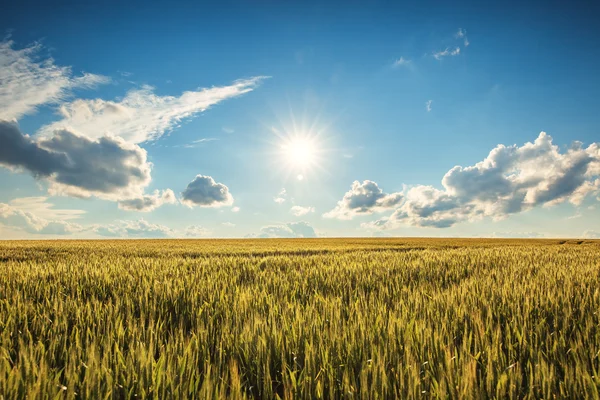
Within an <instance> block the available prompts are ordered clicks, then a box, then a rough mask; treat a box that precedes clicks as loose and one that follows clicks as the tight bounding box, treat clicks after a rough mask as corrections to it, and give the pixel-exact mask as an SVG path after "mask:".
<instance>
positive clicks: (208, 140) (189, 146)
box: [173, 138, 219, 149]
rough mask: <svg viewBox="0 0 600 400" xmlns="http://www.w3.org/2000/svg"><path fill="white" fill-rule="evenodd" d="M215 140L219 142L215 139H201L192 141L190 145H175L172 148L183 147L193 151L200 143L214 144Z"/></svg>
mask: <svg viewBox="0 0 600 400" xmlns="http://www.w3.org/2000/svg"><path fill="white" fill-rule="evenodd" d="M215 140H219V139H217V138H202V139H198V140H193V141H192V142H191V143H187V144H184V145H183V146H180V145H177V146H173V147H185V148H186V149H194V148H196V147H198V146H200V145H201V144H202V143H208V142H214V141H215Z"/></svg>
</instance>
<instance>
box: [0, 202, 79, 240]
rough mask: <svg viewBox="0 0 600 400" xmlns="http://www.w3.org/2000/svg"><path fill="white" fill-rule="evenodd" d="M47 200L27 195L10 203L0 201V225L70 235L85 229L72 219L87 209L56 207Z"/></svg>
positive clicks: (25, 230)
mask: <svg viewBox="0 0 600 400" xmlns="http://www.w3.org/2000/svg"><path fill="white" fill-rule="evenodd" d="M46 200H47V198H46V197H27V198H21V199H14V200H11V201H10V204H6V203H0V225H5V226H8V227H10V228H13V229H15V230H17V231H22V232H27V233H32V234H42V235H68V234H71V233H75V232H81V231H82V230H84V228H83V227H82V226H81V225H79V224H76V223H72V222H70V220H72V219H75V218H79V217H80V216H81V215H83V214H84V213H85V211H82V210H66V209H63V210H61V209H55V208H54V205H53V204H52V203H48V202H47V201H46Z"/></svg>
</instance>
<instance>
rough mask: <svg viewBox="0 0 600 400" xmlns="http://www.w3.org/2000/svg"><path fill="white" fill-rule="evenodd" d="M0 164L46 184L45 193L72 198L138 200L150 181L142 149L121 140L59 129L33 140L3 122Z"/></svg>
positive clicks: (1, 126)
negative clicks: (42, 180)
mask: <svg viewBox="0 0 600 400" xmlns="http://www.w3.org/2000/svg"><path fill="white" fill-rule="evenodd" d="M0 165H2V166H4V167H7V168H9V169H13V170H26V171H28V172H29V173H31V174H32V175H33V176H34V177H35V178H37V179H45V180H47V181H48V182H49V183H50V188H49V191H50V193H51V194H64V195H71V196H77V197H90V196H97V197H100V198H104V199H110V200H120V199H129V198H133V197H139V196H141V195H142V193H143V191H144V188H145V187H146V186H147V185H148V184H149V183H150V180H151V178H150V170H151V164H150V163H149V162H148V161H147V159H146V150H144V149H142V148H141V147H139V146H137V145H135V144H131V143H127V142H125V141H124V140H123V139H121V138H117V137H101V138H99V139H97V140H91V139H89V138H86V137H83V136H79V135H77V134H75V133H73V132H70V131H67V130H59V131H56V132H55V133H54V135H53V136H52V137H49V138H40V139H38V140H34V139H32V138H31V137H29V136H28V135H24V134H23V133H21V131H20V130H19V128H18V126H17V125H16V124H13V123H9V122H6V121H0Z"/></svg>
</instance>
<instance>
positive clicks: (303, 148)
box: [282, 137, 316, 169]
mask: <svg viewBox="0 0 600 400" xmlns="http://www.w3.org/2000/svg"><path fill="white" fill-rule="evenodd" d="M282 148H283V152H284V157H286V160H287V162H288V163H289V164H290V165H291V166H292V167H296V168H300V169H304V168H308V167H309V166H311V165H312V164H313V163H314V161H315V157H316V148H315V144H314V143H313V142H312V141H311V140H310V139H308V138H306V137H296V138H292V139H291V140H289V141H288V142H287V143H285V144H284V145H283V146H282Z"/></svg>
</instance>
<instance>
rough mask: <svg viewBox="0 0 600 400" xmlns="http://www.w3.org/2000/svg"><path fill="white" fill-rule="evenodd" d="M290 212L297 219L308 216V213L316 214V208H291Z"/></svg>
mask: <svg viewBox="0 0 600 400" xmlns="http://www.w3.org/2000/svg"><path fill="white" fill-rule="evenodd" d="M290 212H291V213H292V214H294V215H295V216H296V217H300V216H302V215H306V214H308V213H314V212H315V208H314V207H302V206H292V208H290Z"/></svg>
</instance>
